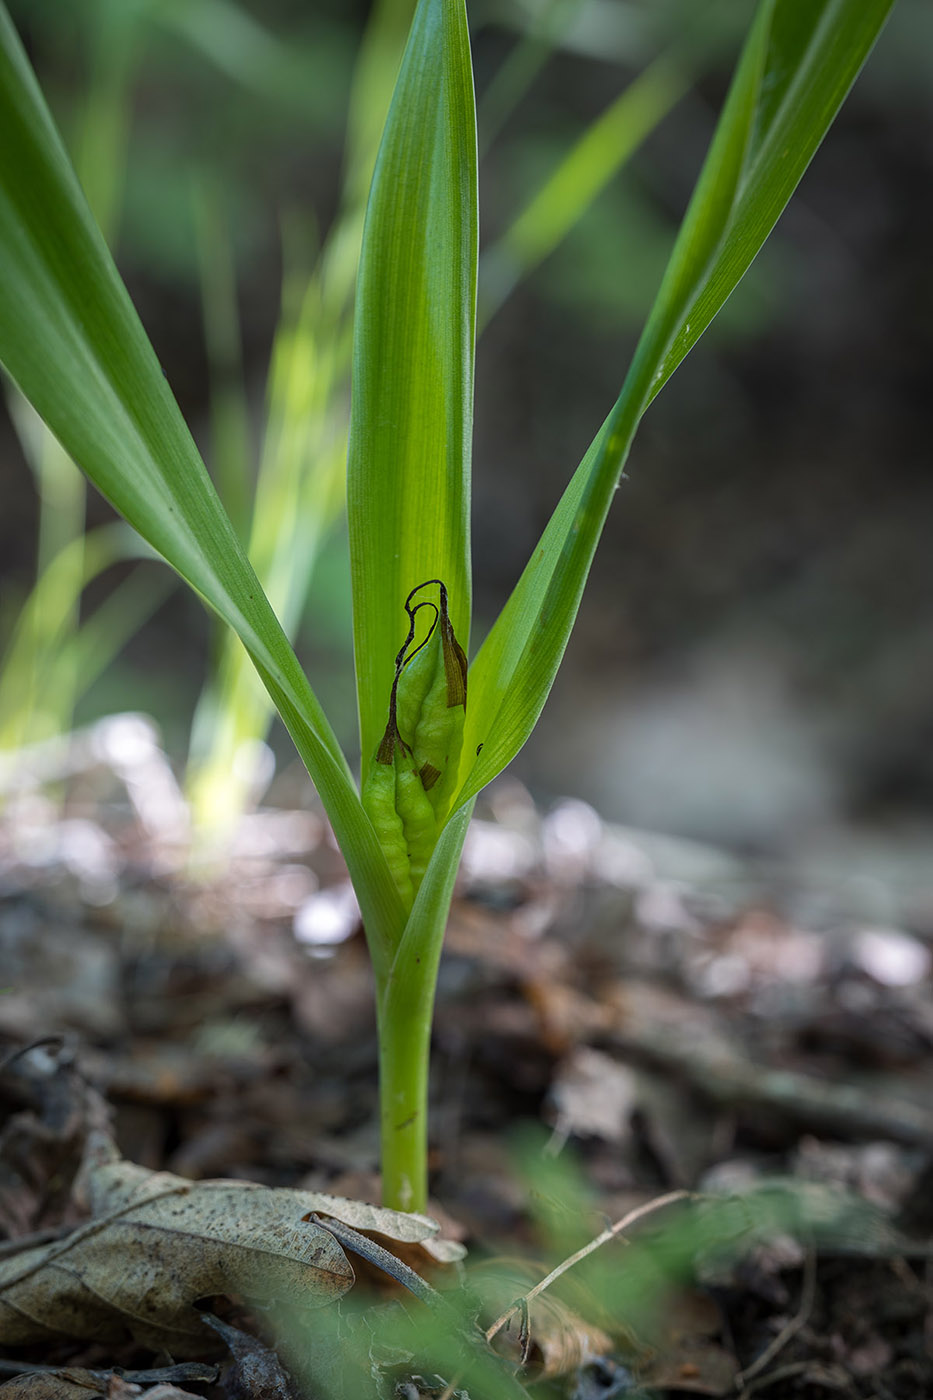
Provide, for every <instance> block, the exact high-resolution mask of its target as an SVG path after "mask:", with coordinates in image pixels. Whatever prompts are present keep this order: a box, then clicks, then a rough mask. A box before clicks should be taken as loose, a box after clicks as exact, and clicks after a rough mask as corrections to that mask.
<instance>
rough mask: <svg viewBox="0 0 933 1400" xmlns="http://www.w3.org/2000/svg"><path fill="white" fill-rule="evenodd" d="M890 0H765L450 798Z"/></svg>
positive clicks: (507, 639) (531, 707) (529, 584)
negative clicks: (641, 427) (641, 428)
mask: <svg viewBox="0 0 933 1400" xmlns="http://www.w3.org/2000/svg"><path fill="white" fill-rule="evenodd" d="M892 4H893V0H812V2H811V0H808V3H806V4H804V3H801V0H763V3H762V4H761V5H760V6H759V8H758V11H757V13H756V16H755V19H754V21H753V23H752V27H751V30H750V33H749V36H748V39H747V41H746V44H745V48H744V50H743V53H742V56H741V58H740V60H739V65H738V67H737V69H736V73H735V76H734V78H733V81H732V85H731V87H730V90H729V95H728V98H727V100H726V105H725V108H724V110H723V113H722V116H721V118H720V121H719V124H718V126H717V129H716V133H715V135H714V137H713V142H712V145H711V148H710V151H709V154H708V156H707V159H706V162H705V164H704V166H703V170H702V172H701V174H700V178H699V180H698V182H697V186H696V189H695V191H694V194H693V198H692V200H691V202H690V206H689V208H688V210H687V213H686V216H685V218H684V222H683V224H682V226H681V229H680V233H679V234H678V237H677V241H676V243H675V246H674V250H673V252H672V254H671V258H670V261H669V263H668V268H667V272H666V273H665V277H664V280H663V282H662V285H661V289H660V291H659V293H658V296H657V299H656V301H655V304H654V307H653V309H652V312H651V314H650V316H649V318H648V322H647V324H646V326H645V329H644V331H643V333H642V336H641V339H640V341H639V344H638V347H637V349H636V352H635V357H634V360H633V362H632V366H631V368H630V370H629V373H628V375H627V377H626V380H625V383H624V385H623V387H622V392H621V394H620V396H619V398H618V400H617V401H616V404H615V406H614V407H613V409H612V412H611V413H610V414H609V416H608V418H607V419H606V421H605V423H604V424H603V426H602V427H601V429H600V431H599V433H598V434H597V436H596V438H595V439H594V441H593V443H592V445H591V447H590V449H589V451H588V452H587V454H586V456H585V457H584V459H583V462H582V463H581V464H580V466H579V467H578V469H577V471H576V473H575V475H574V477H573V479H572V481H571V482H570V484H569V486H568V487H567V489H566V491H565V492H564V495H563V497H562V498H561V501H560V503H559V504H558V506H557V509H556V511H555V512H554V515H553V516H552V518H551V520H550V522H549V524H548V526H547V528H546V530H545V532H544V535H543V536H542V538H541V540H540V541H539V544H538V546H537V548H536V549H535V552H534V554H533V555H532V558H531V560H530V561H529V563H528V565H527V566H526V568H525V571H524V573H523V574H522V577H521V578H520V580H519V582H518V584H517V585H516V587H515V589H514V591H513V593H512V596H511V598H510V599H509V601H508V603H507V604H506V607H505V608H504V609H503V612H502V613H501V615H500V616H499V618H498V619H497V621H496V623H495V625H494V627H493V629H492V631H491V632H490V634H489V636H488V637H487V639H486V641H485V643H484V644H483V646H482V648H481V650H480V652H479V655H478V656H477V659H476V661H475V663H474V665H473V667H472V668H471V672H470V705H469V707H468V710H467V727H466V734H465V736H464V746H463V754H464V759H463V762H462V764H461V776H462V778H463V786H462V789H461V792H460V794H459V797H458V799H457V801H459V802H464V801H466V800H468V799H469V798H471V797H473V796H475V795H476V793H477V792H479V791H480V789H481V788H482V787H484V786H485V784H486V783H488V782H489V781H490V780H491V779H492V778H494V777H495V776H496V774H497V773H499V772H501V771H502V769H503V768H504V767H505V765H506V764H507V763H509V762H510V761H511V759H512V758H513V757H514V756H515V754H516V753H517V752H518V750H519V749H520V748H521V746H522V744H523V743H524V742H525V740H526V739H527V738H528V735H529V734H530V733H531V731H532V729H533V728H534V725H535V722H536V721H537V718H538V715H539V714H540V712H541V710H542V708H543V706H544V702H545V700H546V699H547V695H548V692H549V691H550V688H551V685H552V684H553V681H554V677H555V675H556V673H557V668H558V666H559V664H560V660H561V657H562V656H563V653H564V649H565V647H566V645H567V641H568V638H569V636H570V630H571V628H572V626H573V622H574V619H575V617H576V613H577V608H578V606H579V603H580V597H581V594H582V592H583V586H584V584H585V582H586V577H587V574H588V572H589V567H590V563H591V561H592V558H593V553H594V551H595V548H596V544H597V542H598V539H599V536H600V533H601V531H602V527H603V524H604V522H605V518H606V514H607V512H608V509H609V505H610V503H611V500H612V496H613V493H614V491H615V490H616V487H617V485H618V481H619V477H620V475H621V472H622V468H623V466H624V464H625V459H626V457H627V455H628V451H629V448H630V446H631V442H632V438H633V436H634V433H635V430H636V428H637V426H638V423H639V421H640V419H641V416H642V414H643V413H644V411H645V409H646V408H647V406H648V404H649V403H650V402H651V400H652V399H653V398H654V396H655V394H656V393H657V392H658V390H659V389H660V388H661V387H662V385H663V384H664V383H665V381H666V380H667V379H668V378H669V377H670V375H671V374H672V373H673V371H674V370H675V369H676V367H677V365H678V364H679V363H680V361H681V360H682V359H683V358H684V356H685V355H686V354H687V352H688V350H689V349H690V347H691V346H692V345H693V344H694V343H695V341H696V340H697V339H698V337H699V336H700V335H701V334H702V332H703V330H705V328H706V326H707V325H708V324H709V322H710V321H711V320H712V318H713V316H714V315H715V314H716V312H717V311H718V310H719V309H720V307H721V306H722V305H723V303H724V302H725V300H726V298H727V297H728V296H729V294H730V293H731V292H732V291H733V290H734V288H735V287H736V285H737V284H738V282H739V281H740V279H741V278H742V276H743V275H744V273H745V272H746V271H747V269H748V267H749V266H750V264H751V262H752V260H753V259H754V257H755V255H756V254H757V252H758V250H759V249H760V248H761V246H762V244H763V243H764V241H765V239H766V238H767V236H768V234H769V233H770V231H771V229H772V228H773V226H774V224H775V222H776V221H777V218H778V216H779V214H780V213H781V210H782V209H783V208H784V206H785V204H786V203H787V201H788V199H789V198H790V196H791V194H792V193H793V190H794V189H795V187H796V185H797V182H798V181H799V180H800V177H801V176H802V174H803V172H804V170H805V169H806V167H807V165H808V164H809V162H810V159H811V157H812V156H813V153H814V151H815V150H816V148H817V146H818V145H819V143H820V141H821V140H822V139H823V136H824V135H825V133H826V131H827V129H828V127H829V125H830V123H831V122H832V120H833V117H834V116H835V114H836V112H837V110H838V108H839V106H840V104H841V103H842V101H843V98H844V97H845V95H846V93H847V92H848V90H849V88H850V86H851V85H852V83H853V81H854V80H855V77H856V75H857V74H858V71H859V69H860V68H861V66H862V64H863V63H864V61H865V59H866V57H867V56H868V53H869V51H870V50H871V47H872V45H873V43H874V41H875V39H876V38H877V36H878V33H879V31H880V29H881V27H882V25H883V23H884V21H885V19H886V18H887V15H888V12H889V11H890V9H891V7H892Z"/></svg>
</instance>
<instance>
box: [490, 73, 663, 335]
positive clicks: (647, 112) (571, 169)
mask: <svg viewBox="0 0 933 1400" xmlns="http://www.w3.org/2000/svg"><path fill="white" fill-rule="evenodd" d="M689 87H690V77H689V76H688V70H687V67H686V64H685V63H684V62H683V61H682V59H678V58H675V57H674V56H673V55H671V54H665V55H663V56H662V57H661V58H658V59H656V60H655V62H654V63H652V64H651V65H650V67H648V68H646V69H645V71H644V72H643V73H640V74H639V76H638V77H637V78H635V79H634V81H633V82H631V83H630V84H629V85H628V87H627V88H626V89H625V91H624V92H622V93H621V94H620V95H619V96H618V97H617V98H615V100H614V101H613V102H611V103H610V104H609V106H608V107H607V108H606V109H605V111H604V112H602V113H601V114H600V116H598V117H597V118H596V120H595V121H594V122H592V123H591V125H590V126H589V127H587V129H586V131H584V132H583V134H582V135H581V136H580V138H579V140H577V141H576V142H575V143H574V145H573V146H572V148H571V149H570V150H569V151H568V152H567V154H566V155H565V156H564V158H563V160H561V162H560V163H559V164H558V166H557V168H556V169H555V170H554V171H553V173H552V174H551V175H550V177H549V178H548V179H547V180H546V181H545V182H544V184H543V185H542V186H541V188H540V189H539V190H537V191H536V193H535V194H534V195H533V197H532V198H531V200H530V201H529V202H528V204H527V205H526V206H525V208H524V209H523V210H522V211H521V213H520V214H519V215H518V216H517V217H516V218H515V219H514V221H513V222H512V223H511V224H510V225H509V227H508V228H507V229H506V231H505V233H503V235H502V237H501V238H500V239H498V240H497V242H496V243H494V244H493V245H492V247H491V248H489V250H488V252H485V253H484V254H483V259H482V263H481V276H480V316H481V319H482V320H483V321H484V322H485V321H488V320H489V318H490V317H491V316H492V315H493V313H494V312H495V311H496V310H497V309H498V308H499V306H501V304H502V302H503V301H504V300H505V299H506V297H507V296H508V295H509V294H510V293H511V292H512V290H513V289H514V287H515V286H516V284H517V283H518V282H519V281H520V280H521V279H522V278H523V277H527V276H528V275H529V273H531V272H533V271H534V269H535V268H536V267H538V266H539V265H540V264H541V263H542V262H543V261H544V259H545V258H547V257H548V256H549V255H550V254H551V253H553V251H554V249H555V248H556V247H557V246H558V244H560V243H561V242H563V240H564V239H565V238H566V237H567V234H568V233H569V232H570V230H571V229H572V228H573V227H574V226H575V225H576V224H577V223H579V222H580V219H581V218H582V217H583V215H584V214H585V213H586V211H587V209H588V208H589V207H590V205H591V204H592V203H593V201H594V200H595V199H596V198H597V196H598V195H599V194H601V193H602V191H603V190H604V189H605V188H606V186H607V185H608V184H609V182H610V181H611V180H612V178H613V176H615V175H616V174H617V173H618V172H619V170H620V169H621V168H622V166H623V165H625V163H626V162H627V161H628V160H629V159H630V158H631V156H633V155H634V153H635V152H636V151H637V150H638V148H639V146H640V145H641V144H642V142H643V141H644V140H645V139H646V138H647V137H648V136H649V135H650V134H651V132H652V131H653V130H654V129H655V127H656V126H658V125H659V123H660V122H661V121H663V119H664V117H666V116H667V114H668V112H669V111H670V110H671V108H672V107H674V106H675V105H676V103H677V102H679V100H680V98H681V97H682V96H683V95H684V93H685V92H686V91H687V90H688V88H689Z"/></svg>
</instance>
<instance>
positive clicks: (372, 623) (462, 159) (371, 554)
mask: <svg viewBox="0 0 933 1400" xmlns="http://www.w3.org/2000/svg"><path fill="white" fill-rule="evenodd" d="M476 257H477V219H476V120H475V111H474V102H473V81H472V70H471V65H470V48H469V34H468V31H467V24H466V12H465V9H464V5H463V0H421V3H420V4H419V6H418V9H417V11H416V13H415V18H414V21H413V24H412V30H411V34H410V37H409V42H408V46H407V48H406V51H405V56H404V58H403V60H402V66H401V69H400V72H399V78H398V83H397V86H396V90H395V95H394V97H393V100H392V105H391V108H390V111H389V116H388V119H387V122H386V128H385V133H384V135H383V141H382V145H381V147H380V151H379V156H378V158H377V161H376V169H375V173H374V177H373V185H372V191H371V194H370V201H369V207H368V210H367V216H366V225H365V229H364V233H363V246H362V253H361V259H360V276H359V284H358V292H357V312H356V323H355V327H354V352H353V392H352V399H351V415H350V445H349V460H348V475H347V512H348V523H349V531H350V559H351V572H352V581H353V611H354V648H355V658H356V676H357V692H358V703H359V712H360V740H361V747H362V753H363V763H364V766H365V764H366V763H367V762H368V761H369V758H370V756H371V754H373V753H374V752H375V750H376V747H377V746H378V742H379V739H380V737H381V735H382V732H383V730H384V728H385V723H386V711H387V706H388V699H389V692H390V689H391V685H392V677H393V672H394V657H395V654H396V652H397V650H398V647H399V645H400V643H401V641H402V639H403V638H404V635H405V630H406V628H405V625H404V624H405V617H404V612H403V603H404V600H405V598H406V596H407V595H408V593H409V592H410V591H411V590H412V589H413V588H415V587H416V586H417V585H418V584H420V583H423V582H424V581H425V580H427V579H430V578H441V579H443V581H444V583H445V584H446V585H447V588H448V592H449V596H450V606H451V617H452V622H453V625H454V630H455V631H456V633H457V635H458V637H460V638H462V639H466V638H467V637H468V635H469V619H470V559H469V518H470V508H469V485H470V439H471V434H472V398H473V345H474V340H475V326H476Z"/></svg>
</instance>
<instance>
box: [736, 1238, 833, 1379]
mask: <svg viewBox="0 0 933 1400" xmlns="http://www.w3.org/2000/svg"><path fill="white" fill-rule="evenodd" d="M815 1295H816V1254H815V1252H814V1251H813V1250H812V1249H808V1250H807V1253H806V1255H805V1256H804V1261H803V1283H802V1285H801V1289H800V1305H799V1307H798V1308H797V1311H796V1313H795V1314H794V1316H793V1317H792V1318H791V1320H790V1322H788V1323H787V1324H786V1326H784V1327H782V1328H781V1330H780V1332H779V1333H778V1335H777V1336H776V1337H775V1338H774V1340H773V1341H772V1342H771V1343H770V1344H769V1345H768V1346H766V1347H765V1349H764V1351H763V1352H762V1353H761V1355H760V1356H758V1357H756V1359H755V1360H754V1361H753V1362H752V1364H751V1365H750V1366H746V1368H745V1370H744V1371H740V1372H739V1373H738V1375H737V1376H736V1378H735V1383H736V1389H737V1390H738V1388H739V1386H741V1390H739V1396H738V1400H747V1397H748V1396H749V1395H750V1394H751V1391H750V1389H749V1387H748V1382H749V1381H750V1380H754V1378H755V1377H756V1376H760V1375H761V1373H762V1372H763V1371H765V1370H766V1368H767V1367H768V1365H769V1363H770V1362H771V1361H773V1360H774V1358H775V1357H776V1356H777V1355H778V1353H779V1352H780V1351H783V1349H784V1347H786V1345H787V1343H788V1342H789V1341H790V1339H791V1338H792V1337H795V1336H796V1335H797V1333H798V1332H799V1331H800V1329H801V1327H804V1326H805V1325H806V1323H807V1321H808V1319H809V1317H810V1313H811V1312H812V1311H813V1299H814V1297H815Z"/></svg>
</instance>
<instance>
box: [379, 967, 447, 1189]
mask: <svg viewBox="0 0 933 1400" xmlns="http://www.w3.org/2000/svg"><path fill="white" fill-rule="evenodd" d="M418 990H420V991H421V992H422V994H423V993H424V992H425V991H426V992H427V993H428V997H429V1000H430V1003H431V1005H429V1006H428V1008H427V1015H424V1014H420V1015H419V1014H418V1008H417V1007H416V1006H414V1005H413V1006H412V1007H411V1014H410V1015H405V1014H399V1008H398V1007H395V1008H394V1011H395V1013H396V1014H394V1015H390V1016H387V1015H384V1014H383V1013H382V1012H381V1011H380V1016H379V1111H380V1133H381V1140H382V1202H383V1205H386V1206H391V1207H392V1209H393V1210H405V1211H411V1210H417V1211H423V1210H425V1208H426V1207H427V1201H428V1160H427V1159H428V1069H429V1062H430V1051H431V1011H432V1009H433V1001H434V986H433V979H432V985H431V986H430V987H429V988H420V989H418Z"/></svg>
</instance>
